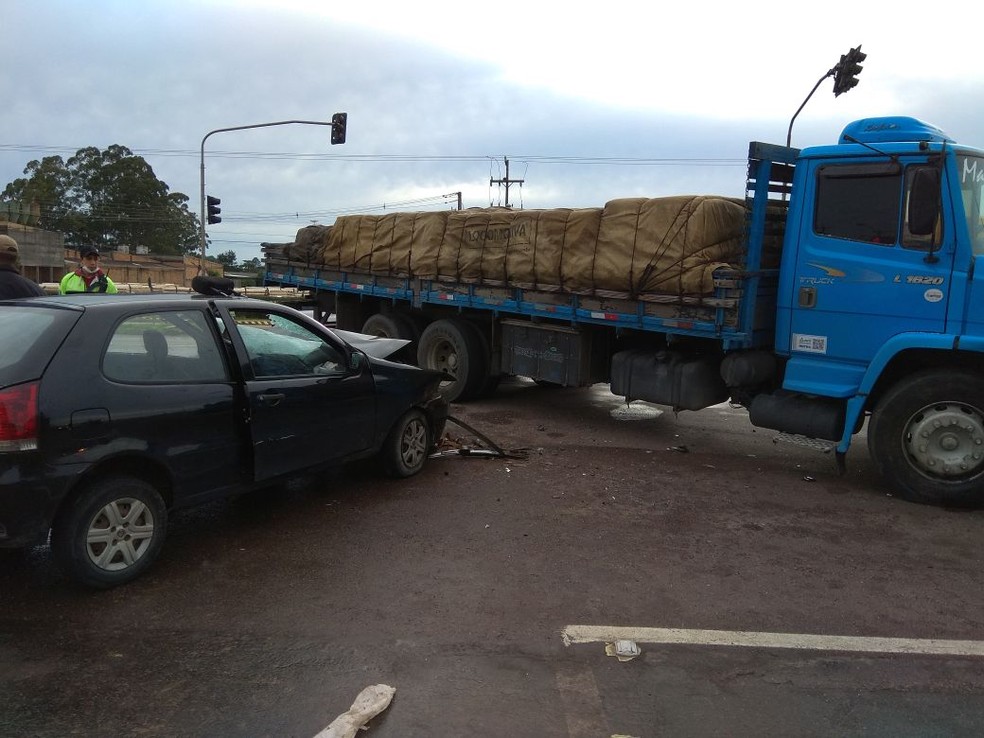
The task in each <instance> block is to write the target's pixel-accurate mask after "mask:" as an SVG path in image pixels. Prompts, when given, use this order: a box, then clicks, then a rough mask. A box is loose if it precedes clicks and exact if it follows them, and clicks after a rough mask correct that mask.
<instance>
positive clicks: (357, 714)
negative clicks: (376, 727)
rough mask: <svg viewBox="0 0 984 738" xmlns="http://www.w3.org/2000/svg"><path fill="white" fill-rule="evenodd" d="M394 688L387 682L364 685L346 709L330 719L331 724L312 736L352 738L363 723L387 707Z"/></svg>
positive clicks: (316, 737)
mask: <svg viewBox="0 0 984 738" xmlns="http://www.w3.org/2000/svg"><path fill="white" fill-rule="evenodd" d="M394 694H396V688H395V687H391V686H389V685H388V684H373V685H371V686H369V687H366V688H365V689H363V690H362V691H361V692H359V696H358V697H356V698H355V702H353V703H352V706H351V707H350V708H349V709H348V710H347V711H346V712H343V713H342V714H341V715H339V716H338V717H337V718H335V719H334V720H332V721H331V725H329V726H328V727H327V728H325V729H324V730H322V731H321V732H320V733H318V734H317V735H316V736H315V737H314V738H353V736H355V734H356V733H358V732H359V730H360V729H362V728H364V727H365V724H366V723H368V722H369V721H370V720H372V719H373V718H374V717H376V715H378V714H379V713H381V712H382V711H383V710H385V709H386V708H387V707H389V703H390V701H391V700H392V699H393V695H394Z"/></svg>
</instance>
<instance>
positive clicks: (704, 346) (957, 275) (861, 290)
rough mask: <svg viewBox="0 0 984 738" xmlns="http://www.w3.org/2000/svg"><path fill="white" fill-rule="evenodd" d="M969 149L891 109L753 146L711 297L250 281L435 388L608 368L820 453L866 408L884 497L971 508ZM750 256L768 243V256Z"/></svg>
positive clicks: (312, 278)
mask: <svg viewBox="0 0 984 738" xmlns="http://www.w3.org/2000/svg"><path fill="white" fill-rule="evenodd" d="M982 195H984V151H982V150H978V149H973V148H969V147H967V146H963V145H960V144H957V143H956V142H955V141H954V140H953V139H951V138H950V137H949V136H948V135H947V134H946V133H944V132H943V131H942V130H940V129H939V128H936V127H935V126H932V125H929V124H927V123H925V122H923V121H919V120H917V119H914V118H909V117H901V116H895V117H879V118H867V119H863V120H858V121H855V122H852V123H850V124H849V125H847V126H846V127H845V128H844V130H843V132H842V133H841V135H840V137H839V139H838V141H837V143H836V144H833V145H824V146H814V147H810V148H806V149H802V150H797V149H794V148H790V147H788V146H780V145H772V144H764V143H759V142H752V143H751V144H750V146H749V158H748V176H747V185H746V210H747V226H746V233H745V245H744V258H743V261H742V263H737V264H733V265H731V266H730V267H729V268H720V269H717V270H716V271H715V272H714V290H713V293H712V294H709V295H701V296H686V295H660V294H648V295H619V294H582V293H565V292H564V291H563V290H559V291H558V290H554V291H543V290H536V289H528V288H521V287H513V286H509V285H506V286H502V285H485V284H475V283H463V282H454V281H449V280H446V279H440V280H430V279H419V278H413V277H392V276H381V275H378V274H372V273H369V272H362V271H359V270H346V271H333V270H331V269H328V268H326V267H324V265H319V264H317V263H311V262H310V261H309V260H308V261H305V260H298V259H291V258H285V257H284V255H283V250H282V249H281V248H280V247H277V246H276V245H266V246H265V250H266V273H265V282H266V284H268V285H280V286H294V287H298V288H303V289H304V290H307V291H309V293H310V297H311V300H312V302H313V304H314V305H315V307H316V310H317V311H318V312H319V313H324V314H329V313H333V314H334V315H335V318H336V321H337V325H338V327H340V328H343V329H346V330H353V331H362V332H365V333H373V334H378V335H386V336H390V337H400V338H407V339H410V340H411V341H413V344H412V345H413V346H415V360H416V361H417V363H418V364H420V365H421V366H425V367H428V368H433V369H440V370H443V371H444V372H445V373H446V374H447V375H448V376H449V377H453V381H448V382H447V383H446V384H445V393H446V395H447V396H448V398H449V399H450V400H452V401H463V400H466V399H469V398H474V397H478V396H482V395H484V394H487V393H489V392H492V391H494V389H495V386H496V384H497V383H498V380H499V378H500V377H502V376H508V375H518V376H525V377H530V378H532V379H534V380H536V381H537V382H542V383H550V384H559V385H565V386H581V385H589V384H594V383H598V382H608V383H609V384H610V386H611V390H612V392H613V393H614V394H616V395H619V396H624V397H625V398H626V400H627V401H631V400H643V401H648V402H652V403H657V404H662V405H668V406H671V407H673V408H675V409H686V410H699V409H701V408H705V407H709V406H711V405H715V404H719V403H721V402H725V401H728V400H729V399H730V401H731V402H733V403H735V404H738V405H741V406H744V407H746V408H747V409H748V412H749V418H750V421H751V423H752V424H753V425H754V426H757V427H761V428H767V429H772V430H775V431H779V432H780V433H781V434H784V435H785V436H787V437H789V438H790V439H793V440H798V441H800V442H802V443H804V444H807V445H809V444H814V445H820V446H824V445H826V447H827V449H828V450H829V449H831V448H832V449H833V450H834V451H835V452H836V458H837V461H838V464H839V466H840V468H841V469H843V468H844V459H845V454H846V453H847V451H848V449H849V447H850V445H851V441H852V438H853V437H854V436H855V434H857V433H859V432H861V431H862V429H863V427H864V425H865V422H866V421H867V439H868V446H869V450H870V453H871V455H872V458H873V459H874V462H875V464H876V465H877V467H878V469H879V471H880V473H881V474H882V475H883V478H884V479H885V482H886V484H887V486H888V487H889V488H890V489H891V490H892V491H893V492H894V493H895V494H896V495H898V496H900V497H903V498H906V499H909V500H912V501H916V502H922V503H929V504H945V505H955V506H979V505H981V504H984V225H982V210H981V202H982V199H984V198H982ZM766 254H773V255H777V256H778V259H777V260H773V261H769V260H767V259H765V255H766Z"/></svg>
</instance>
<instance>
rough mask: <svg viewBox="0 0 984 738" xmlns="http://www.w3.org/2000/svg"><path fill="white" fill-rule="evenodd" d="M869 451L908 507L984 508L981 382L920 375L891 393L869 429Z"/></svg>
mask: <svg viewBox="0 0 984 738" xmlns="http://www.w3.org/2000/svg"><path fill="white" fill-rule="evenodd" d="M868 449H869V451H870V452H871V456H872V458H873V459H874V461H875V464H876V465H877V467H878V469H879V471H880V472H881V474H882V476H883V477H884V478H885V479H886V480H887V481H888V483H889V484H890V485H891V487H892V488H893V490H894V491H895V493H896V494H897V495H898V496H899V497H902V498H904V499H907V500H911V501H912V502H919V503H923V504H930V505H940V504H943V505H951V506H956V507H979V506H980V505H981V504H984V382H982V381H981V380H980V379H979V378H978V377H976V376H975V375H973V374H971V373H969V372H963V371H957V372H954V371H939V370H936V369H931V370H927V371H922V372H918V373H916V374H913V375H912V376H911V377H908V378H907V379H905V380H903V381H901V382H899V383H898V384H897V385H895V386H894V387H893V388H892V389H891V390H889V391H888V392H887V393H886V394H885V395H884V397H882V399H881V401H880V402H879V403H878V405H877V406H876V407H875V409H874V412H873V413H872V416H871V421H870V423H869V424H868Z"/></svg>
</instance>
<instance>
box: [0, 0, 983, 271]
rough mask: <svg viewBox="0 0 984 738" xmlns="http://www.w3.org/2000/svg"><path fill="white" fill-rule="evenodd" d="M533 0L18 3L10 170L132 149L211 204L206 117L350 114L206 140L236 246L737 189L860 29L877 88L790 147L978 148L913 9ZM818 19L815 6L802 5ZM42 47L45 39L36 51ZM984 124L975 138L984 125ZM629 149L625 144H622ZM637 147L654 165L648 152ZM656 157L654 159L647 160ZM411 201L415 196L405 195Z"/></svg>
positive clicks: (4, 88)
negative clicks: (339, 224)
mask: <svg viewBox="0 0 984 738" xmlns="http://www.w3.org/2000/svg"><path fill="white" fill-rule="evenodd" d="M556 8H557V6H556V4H554V3H544V2H537V1H536V0H533V1H531V2H528V3H524V5H523V6H522V8H521V9H517V11H516V12H508V13H498V12H492V11H490V10H489V9H488V8H479V7H478V6H474V7H473V6H467V5H466V6H461V7H450V6H447V5H446V4H437V3H427V2H424V3H412V4H411V3H405V2H400V3H396V2H380V3H367V4H361V5H360V4H354V3H324V2H301V1H300V0H278V2H276V3H274V2H261V1H260V0H235V2H233V1H232V0H210V1H203V2H195V3H175V2H167V1H165V0H143V1H142V2H140V3H132V2H128V1H125V0H103V2H100V3H98V4H92V3H90V4H81V3H75V2H69V1H68V0H60V1H58V0H35V2H32V3H30V4H26V3H14V4H12V6H11V7H10V8H5V15H4V19H5V26H6V27H7V28H8V29H16V31H15V32H13V33H10V34H9V36H8V38H7V39H6V42H5V44H3V45H0V63H2V64H3V65H4V68H5V69H8V70H12V69H17V70H18V72H17V73H16V74H7V75H4V76H3V77H2V78H0V94H2V95H3V97H4V99H5V101H9V104H7V105H5V106H4V108H3V109H2V110H0V124H2V129H3V130H4V131H5V141H6V142H8V143H6V144H4V145H0V183H6V182H8V181H11V180H12V179H14V178H15V177H17V176H20V174H21V170H22V169H23V167H24V165H25V164H26V163H27V162H28V161H29V160H30V159H32V158H38V157H40V156H43V155H47V154H50V153H62V154H63V155H70V154H71V153H74V151H75V150H76V149H78V148H81V147H84V146H98V147H100V148H104V147H106V146H109V145H110V144H114V143H118V144H122V145H125V146H127V147H129V148H131V149H133V150H134V151H136V152H137V153H139V154H141V155H142V156H144V157H145V158H146V159H147V160H148V162H149V163H150V164H151V166H153V168H154V170H155V172H156V173H157V175H158V176H159V177H160V178H161V179H162V180H164V181H165V182H167V183H168V185H169V186H170V187H171V189H172V191H180V192H183V193H185V194H186V195H188V196H189V198H190V199H191V203H192V204H193V206H194V209H195V210H197V204H198V195H199V187H200V147H201V145H202V138H203V137H204V136H205V134H206V133H208V132H209V131H212V130H215V129H218V128H224V127H233V126H241V125H251V124H259V123H268V122H276V121H285V120H295V119H296V120H321V121H327V120H328V119H329V118H330V116H331V114H332V113H334V112H338V111H345V112H347V113H348V114H349V130H348V141H347V143H346V144H344V145H343V146H334V147H332V146H330V145H329V144H328V130H327V128H326V127H321V126H298V125H291V126H276V127H267V128H258V129H249V130H244V131H236V132H223V133H219V134H215V135H213V136H211V137H209V139H208V141H207V145H206V155H205V163H206V184H207V189H208V191H209V193H210V194H215V195H217V196H219V197H221V198H222V201H223V203H222V207H223V222H222V223H221V224H218V225H216V226H213V227H211V228H210V231H209V233H210V237H211V239H212V241H213V244H214V247H215V248H216V249H217V250H221V251H225V250H228V249H230V248H232V249H235V250H236V251H237V252H238V253H239V254H240V256H241V257H243V258H248V257H251V256H254V255H258V254H259V247H258V244H259V243H260V242H261V241H282V240H290V239H291V238H292V236H293V233H294V232H295V231H296V229H297V228H299V227H301V226H304V225H307V224H308V223H309V222H310V221H311V220H319V221H320V222H330V221H331V220H332V219H333V218H334V214H335V213H337V212H339V211H343V210H348V209H353V208H366V209H369V208H379V207H382V206H383V205H384V204H386V207H394V206H398V204H399V203H404V202H407V201H411V200H416V199H419V198H437V200H436V201H437V202H438V204H437V205H436V206H437V207H441V206H443V205H442V204H441V202H442V201H441V200H440V196H441V195H444V194H450V193H455V192H458V191H460V192H462V197H463V201H464V205H465V206H466V207H468V206H483V205H487V204H489V202H501V201H502V198H503V195H504V193H503V192H502V191H501V190H500V189H499V187H498V186H490V184H489V180H490V179H501V178H503V177H504V175H505V172H504V163H503V158H504V157H506V156H508V157H509V159H510V177H512V178H522V179H524V180H525V181H524V182H523V183H522V185H521V186H520V185H516V186H515V187H511V188H510V201H511V203H513V204H516V205H518V204H522V205H523V206H525V207H555V206H570V207H582V206H589V205H592V206H595V205H600V204H603V203H604V202H605V201H606V200H608V199H612V198H615V197H624V196H633V195H661V194H671V193H687V194H693V193H700V192H704V193H717V194H727V195H739V194H741V193H742V192H743V186H744V163H743V159H744V157H745V155H746V151H747V144H748V141H750V140H753V139H754V140H764V141H769V142H774V143H784V142H785V138H786V134H787V129H788V126H789V122H790V118H791V117H792V115H793V113H795V112H796V109H797V108H798V107H799V105H800V104H801V103H802V102H803V100H804V99H805V98H806V96H807V95H808V94H809V93H810V90H811V89H812V88H813V86H814V85H815V84H816V83H817V81H818V80H819V79H820V78H821V76H822V75H824V74H825V73H826V71H827V70H828V69H829V68H830V67H831V66H832V65H833V64H834V63H836V61H837V60H838V58H839V55H840V54H841V53H844V52H846V51H847V49H848V48H850V47H852V46H856V45H857V44H859V43H861V42H863V48H864V50H865V51H867V52H868V53H869V58H868V59H867V60H866V62H865V64H864V71H863V73H862V75H861V77H860V79H861V83H860V85H859V86H858V87H857V88H856V89H855V90H852V91H851V92H850V93H849V94H847V95H841V96H839V97H837V98H835V97H834V96H833V95H832V94H831V83H830V81H829V80H826V81H825V82H823V83H822V84H821V85H820V86H819V88H818V90H817V92H816V93H815V94H814V95H813V97H812V98H811V100H810V102H809V103H808V104H807V105H806V106H805V108H804V109H803V111H802V113H800V115H799V116H798V118H797V120H796V124H795V126H794V128H793V144H794V145H796V146H806V145H812V144H818V143H831V142H833V141H834V140H835V139H836V136H837V134H838V133H839V132H840V130H841V129H842V128H843V126H844V125H845V124H846V123H847V122H849V121H850V120H852V119H855V118H860V117H866V116H873V115H883V114H910V115H914V116H916V117H921V118H924V119H926V120H930V121H932V122H934V123H936V124H937V125H939V126H941V127H943V128H944V129H946V130H948V131H950V132H951V133H952V135H954V136H956V137H957V138H959V139H962V140H966V141H967V142H968V143H971V144H974V143H980V141H979V136H980V134H979V129H978V127H977V121H979V120H980V117H981V116H980V113H981V112H982V111H981V108H982V106H984V102H982V101H984V95H982V94H981V93H982V85H984V81H982V80H984V72H977V71H976V69H977V66H978V65H977V64H976V59H974V55H973V50H972V48H970V46H969V45H963V44H959V43H954V39H953V34H950V33H947V34H923V36H925V38H921V39H920V42H919V43H918V44H914V43H911V42H910V41H911V38H912V26H911V17H909V16H906V14H903V13H900V14H895V16H892V17H887V15H889V14H885V13H881V12H876V11H877V10H878V9H877V8H871V9H869V8H867V7H852V9H851V11H850V14H849V15H850V17H849V18H848V19H845V18H844V16H843V15H842V14H834V13H830V14H826V15H825V14H823V13H819V12H814V11H811V12H810V15H809V17H808V18H807V17H806V16H805V12H806V11H805V10H800V9H799V6H795V5H793V6H791V5H789V4H788V3H771V2H750V3H744V4H734V3H723V2H721V3H719V2H716V1H712V2H708V3H702V4H701V5H700V7H699V9H698V8H696V7H695V6H693V5H692V4H691V5H687V4H682V5H681V4H677V5H674V6H666V5H665V4H649V5H639V4H638V3H629V2H624V1H623V0H614V1H610V2H608V3H606V4H605V5H604V6H603V7H598V6H590V10H589V9H588V6H582V5H580V4H577V3H572V4H569V5H567V6H564V10H563V12H558V11H557V10H556ZM797 13H804V15H803V17H797ZM39 50H41V51H42V52H43V53H39ZM975 139H978V140H977V141H975ZM616 158H617V159H621V160H622V161H612V160H613V159H616ZM629 160H633V161H629ZM643 160H644V161H643ZM395 204H396V205H395Z"/></svg>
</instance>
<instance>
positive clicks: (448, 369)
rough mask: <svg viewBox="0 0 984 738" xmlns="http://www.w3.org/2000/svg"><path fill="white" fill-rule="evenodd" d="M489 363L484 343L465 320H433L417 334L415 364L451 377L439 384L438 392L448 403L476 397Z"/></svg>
mask: <svg viewBox="0 0 984 738" xmlns="http://www.w3.org/2000/svg"><path fill="white" fill-rule="evenodd" d="M488 365H489V357H488V351H487V350H486V348H485V342H484V341H483V340H482V336H481V334H479V332H478V329H477V328H476V327H475V326H473V325H472V324H471V323H469V322H468V321H467V320H462V319H454V318H452V319H447V320H436V321H434V322H433V323H431V324H430V325H429V326H427V328H425V329H424V333H423V335H421V337H420V344H419V345H418V347H417V366H419V367H421V368H423V369H435V370H437V371H441V372H444V373H445V374H448V375H450V376H452V377H454V379H453V380H451V381H447V382H442V383H441V394H442V395H444V397H445V399H446V400H447V401H448V402H456V401H463V400H470V399H472V398H474V397H478V396H479V395H480V394H481V392H482V390H483V389H484V388H485V385H486V383H487V382H488V379H489V366H488Z"/></svg>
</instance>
